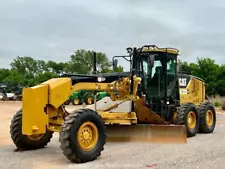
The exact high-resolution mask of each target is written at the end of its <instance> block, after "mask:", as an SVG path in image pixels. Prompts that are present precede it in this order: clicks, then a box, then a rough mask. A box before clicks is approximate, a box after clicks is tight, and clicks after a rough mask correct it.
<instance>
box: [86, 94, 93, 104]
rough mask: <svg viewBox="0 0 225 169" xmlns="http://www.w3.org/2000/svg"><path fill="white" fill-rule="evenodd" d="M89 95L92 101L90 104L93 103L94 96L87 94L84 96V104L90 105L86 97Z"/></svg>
mask: <svg viewBox="0 0 225 169" xmlns="http://www.w3.org/2000/svg"><path fill="white" fill-rule="evenodd" d="M89 97H91V98H92V102H91V104H94V97H93V96H92V95H87V96H85V104H86V105H91V104H90V103H88V98H89Z"/></svg>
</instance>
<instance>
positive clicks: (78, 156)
mask: <svg viewBox="0 0 225 169" xmlns="http://www.w3.org/2000/svg"><path fill="white" fill-rule="evenodd" d="M88 121H91V122H93V123H94V124H95V125H96V127H97V129H98V133H99V137H98V141H97V144H96V145H95V147H94V148H93V149H92V150H89V151H84V150H82V148H80V146H79V143H78V141H77V139H76V138H77V134H78V130H79V128H80V126H81V125H82V124H84V123H85V122H88ZM59 141H60V143H61V145H60V148H61V150H62V151H63V154H64V155H65V156H66V158H67V159H68V160H70V161H71V162H75V163H85V162H88V161H93V160H95V159H96V158H97V157H98V156H100V155H101V151H103V150H104V145H105V143H106V126H105V123H104V121H103V120H102V118H101V116H100V115H99V114H98V113H97V112H95V111H94V110H91V109H87V108H86V109H80V110H75V111H74V112H73V113H71V114H69V115H68V116H67V117H66V119H65V121H64V124H63V125H62V129H61V131H60V136H59Z"/></svg>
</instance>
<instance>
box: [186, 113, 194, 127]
mask: <svg viewBox="0 0 225 169" xmlns="http://www.w3.org/2000/svg"><path fill="white" fill-rule="evenodd" d="M195 126H196V115H195V112H193V111H190V112H188V114H187V127H188V128H190V129H194V128H195Z"/></svg>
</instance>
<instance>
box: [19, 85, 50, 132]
mask: <svg viewBox="0 0 225 169" xmlns="http://www.w3.org/2000/svg"><path fill="white" fill-rule="evenodd" d="M47 103H48V85H38V86H35V87H31V88H24V89H23V101H22V111H23V112H22V113H23V115H22V124H23V125H22V133H23V134H26V135H33V134H43V133H45V132H46V125H48V115H47V112H45V109H44V108H45V106H46V104H47Z"/></svg>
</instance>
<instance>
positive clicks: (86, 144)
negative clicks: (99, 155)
mask: <svg viewBox="0 0 225 169" xmlns="http://www.w3.org/2000/svg"><path fill="white" fill-rule="evenodd" d="M77 136H78V137H77V139H78V143H79V145H80V147H81V148H82V149H83V150H85V151H89V150H91V149H93V148H94V147H95V145H96V144H97V142H98V129H97V127H96V126H95V124H94V123H92V122H85V123H84V124H83V125H82V126H81V127H80V129H79V131H78V135H77Z"/></svg>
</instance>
